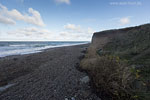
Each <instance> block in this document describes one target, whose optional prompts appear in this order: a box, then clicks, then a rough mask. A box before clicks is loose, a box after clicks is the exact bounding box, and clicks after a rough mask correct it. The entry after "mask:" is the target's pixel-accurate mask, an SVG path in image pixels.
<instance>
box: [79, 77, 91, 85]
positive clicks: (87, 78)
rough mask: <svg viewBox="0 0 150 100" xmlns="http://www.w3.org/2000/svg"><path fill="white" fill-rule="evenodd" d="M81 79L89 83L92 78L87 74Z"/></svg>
mask: <svg viewBox="0 0 150 100" xmlns="http://www.w3.org/2000/svg"><path fill="white" fill-rule="evenodd" d="M80 81H81V82H82V83H89V81H90V78H89V76H85V77H83V78H81V79H80Z"/></svg>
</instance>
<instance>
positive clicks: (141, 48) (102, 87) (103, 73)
mask: <svg viewBox="0 0 150 100" xmlns="http://www.w3.org/2000/svg"><path fill="white" fill-rule="evenodd" d="M80 66H81V68H82V69H84V70H86V71H87V72H88V74H89V75H90V76H91V80H92V83H93V85H94V87H95V91H96V92H97V94H98V95H99V96H100V97H101V98H103V99H104V100H105V99H108V100H127V99H128V100H150V96H149V95H148V94H149V93H150V85H149V84H150V83H149V82H150V80H149V79H150V24H145V25H140V26H136V27H129V28H123V29H115V30H107V31H102V32H96V33H94V35H93V37H92V42H91V44H90V46H89V48H88V50H87V54H86V55H85V58H84V59H83V60H82V61H81V63H80ZM105 97H108V98H105ZM114 98H115V99H114Z"/></svg>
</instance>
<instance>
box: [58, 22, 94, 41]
mask: <svg viewBox="0 0 150 100" xmlns="http://www.w3.org/2000/svg"><path fill="white" fill-rule="evenodd" d="M92 33H94V30H93V29H92V28H90V27H88V28H83V27H81V26H80V25H75V24H66V25H64V31H61V32H60V37H61V38H63V39H64V40H72V41H73V40H74V41H75V40H81V41H84V40H90V39H91V37H92V35H93V34H92Z"/></svg>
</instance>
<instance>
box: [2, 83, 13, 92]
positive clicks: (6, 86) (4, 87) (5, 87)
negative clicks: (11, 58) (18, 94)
mask: <svg viewBox="0 0 150 100" xmlns="http://www.w3.org/2000/svg"><path fill="white" fill-rule="evenodd" d="M14 85H15V84H8V85H5V86H2V87H0V92H2V91H5V90H6V89H8V88H10V87H12V86H14Z"/></svg>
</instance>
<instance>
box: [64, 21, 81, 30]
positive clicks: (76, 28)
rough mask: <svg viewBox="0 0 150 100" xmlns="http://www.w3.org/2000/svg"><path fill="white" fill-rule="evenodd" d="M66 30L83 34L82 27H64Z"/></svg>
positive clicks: (71, 25)
mask: <svg viewBox="0 0 150 100" xmlns="http://www.w3.org/2000/svg"><path fill="white" fill-rule="evenodd" d="M64 28H65V29H66V30H71V31H76V32H82V29H81V26H80V25H75V24H69V23H68V24H67V25H64Z"/></svg>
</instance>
